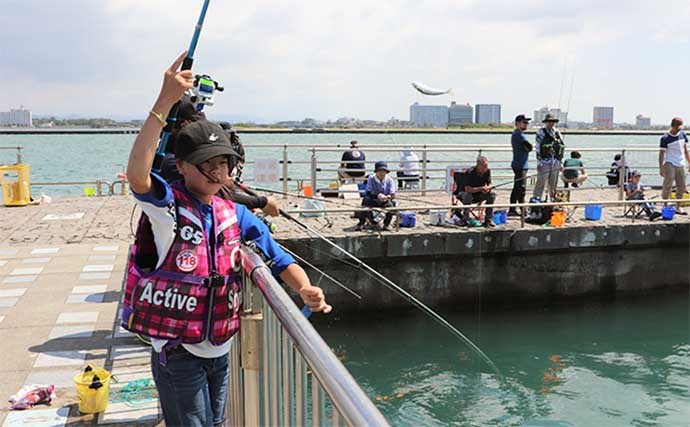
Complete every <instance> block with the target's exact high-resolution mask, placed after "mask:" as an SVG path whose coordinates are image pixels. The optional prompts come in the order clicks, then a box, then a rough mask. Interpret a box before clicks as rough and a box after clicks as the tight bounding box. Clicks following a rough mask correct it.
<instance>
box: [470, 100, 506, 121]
mask: <svg viewBox="0 0 690 427" xmlns="http://www.w3.org/2000/svg"><path fill="white" fill-rule="evenodd" d="M474 114H475V116H474V122H475V123H481V124H500V123H501V105H500V104H477V105H476V106H475V109H474Z"/></svg>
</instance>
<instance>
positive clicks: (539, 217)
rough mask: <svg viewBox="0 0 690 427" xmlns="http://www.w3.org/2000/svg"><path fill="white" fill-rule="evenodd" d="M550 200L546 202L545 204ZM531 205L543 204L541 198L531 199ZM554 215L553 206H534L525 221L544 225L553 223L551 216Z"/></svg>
mask: <svg viewBox="0 0 690 427" xmlns="http://www.w3.org/2000/svg"><path fill="white" fill-rule="evenodd" d="M547 201H548V198H547V199H545V200H544V203H545V202H547ZM529 202H530V203H542V200H541V199H540V198H539V197H532V198H531V199H529ZM552 213H553V206H533V207H531V208H529V215H528V216H527V218H526V219H525V221H526V222H528V223H530V224H537V225H542V224H546V223H547V222H549V221H551V214H552Z"/></svg>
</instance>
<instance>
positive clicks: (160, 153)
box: [153, 0, 222, 172]
mask: <svg viewBox="0 0 690 427" xmlns="http://www.w3.org/2000/svg"><path fill="white" fill-rule="evenodd" d="M210 2H211V0H204V5H203V6H202V8H201V14H200V15H199V20H198V21H197V23H196V27H194V34H193V35H192V41H191V42H190V43H189V49H187V56H186V57H185V58H184V61H182V66H181V67H180V70H181V71H184V70H191V69H192V64H193V63H194V52H195V51H196V46H197V44H198V43H199V36H200V35H201V28H202V27H203V25H204V20H205V19H206V11H207V10H208V6H209V3H210ZM200 77H201V76H197V77H196V78H195V87H196V88H197V90H198V91H202V92H205V91H206V90H207V89H210V88H206V86H207V85H206V84H204V83H205V81H202V80H201V78H200ZM205 77H208V76H205ZM209 80H210V79H209ZM213 83H216V84H215V85H213V86H214V88H217V82H213ZM220 90H221V91H222V88H221V89H220ZM211 95H212V94H211ZM179 108H180V101H178V102H176V103H175V105H173V107H172V108H171V109H170V112H169V113H168V117H167V119H166V122H167V123H166V125H165V127H164V128H163V130H161V136H160V141H159V142H158V148H157V149H156V157H155V158H154V161H153V171H154V172H160V170H161V167H162V165H163V160H164V159H165V149H166V147H167V146H168V142H169V141H170V135H171V134H172V131H173V128H174V127H175V125H176V124H177V113H178V110H179Z"/></svg>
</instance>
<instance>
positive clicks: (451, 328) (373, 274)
mask: <svg viewBox="0 0 690 427" xmlns="http://www.w3.org/2000/svg"><path fill="white" fill-rule="evenodd" d="M238 186H239V187H240V188H241V189H242V190H243V191H245V192H247V194H249V195H252V194H253V195H256V193H255V192H254V191H252V190H251V189H250V188H248V187H247V186H246V185H244V184H238ZM280 215H281V216H283V217H284V218H286V219H288V220H289V221H292V222H294V223H295V224H297V225H298V226H299V227H301V228H303V229H304V230H306V231H307V232H308V233H311V234H312V235H314V236H316V237H318V238H319V239H321V240H322V241H324V242H326V243H327V244H328V245H330V246H331V247H332V248H333V249H336V250H337V251H339V252H340V253H342V254H343V255H345V256H346V257H348V258H350V259H352V260H353V261H354V262H355V263H356V266H357V267H358V268H359V269H360V270H361V271H363V272H365V273H366V274H367V275H369V276H370V277H372V278H374V279H376V280H377V281H378V282H379V283H381V284H383V285H384V286H386V287H387V288H388V289H390V290H392V291H394V292H397V293H398V294H400V295H401V296H402V297H403V298H404V299H405V300H407V301H408V302H410V303H412V304H413V305H416V306H417V307H418V308H419V309H421V310H422V311H423V312H424V313H426V314H427V315H428V316H430V317H431V318H432V319H434V320H435V321H436V323H438V324H440V325H442V326H443V327H445V328H446V329H447V330H448V331H450V332H451V333H452V334H453V335H455V336H456V337H457V338H458V339H460V340H461V341H463V342H464V343H465V344H466V345H467V346H468V347H470V349H472V351H474V352H475V353H476V354H477V355H478V356H479V357H480V358H481V359H482V360H484V362H486V364H487V365H489V367H490V368H491V369H492V370H493V371H494V373H496V375H498V376H499V377H501V378H503V375H502V374H501V372H500V371H499V370H498V368H497V367H496V365H495V364H494V362H492V361H491V359H489V357H488V356H487V355H486V354H484V352H483V351H482V350H481V349H480V348H479V347H477V345H476V344H474V343H473V342H472V341H471V340H470V339H469V338H467V337H466V336H465V335H464V334H463V333H462V332H460V331H459V330H458V329H457V328H456V327H454V326H453V325H451V324H450V323H449V322H448V321H447V320H446V319H444V318H443V317H441V316H440V315H439V314H438V313H436V312H435V311H433V310H432V309H431V308H429V307H428V306H427V305H426V304H424V303H423V302H421V301H420V300H418V299H417V298H415V297H414V296H413V295H411V294H410V293H409V292H407V291H406V290H404V289H403V288H401V287H400V286H398V285H396V284H395V283H394V282H393V281H391V280H390V279H388V278H387V277H386V276H384V275H383V274H381V273H379V272H378V271H376V270H375V269H373V268H372V267H370V266H369V265H368V264H366V263H364V261H362V260H360V259H359V258H357V257H356V256H354V255H352V254H351V253H350V252H348V251H347V250H345V249H343V248H342V247H340V246H339V245H337V244H335V243H333V242H332V241H330V240H329V239H328V238H326V237H325V236H324V235H323V234H321V233H319V232H318V231H316V230H314V229H313V228H311V227H309V226H308V225H307V224H305V223H303V222H302V221H300V220H298V219H297V218H295V217H293V216H292V215H290V214H289V213H287V212H285V211H284V210H282V209H280Z"/></svg>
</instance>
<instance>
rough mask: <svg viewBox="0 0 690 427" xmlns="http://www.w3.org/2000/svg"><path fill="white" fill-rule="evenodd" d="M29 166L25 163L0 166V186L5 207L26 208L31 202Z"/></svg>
mask: <svg viewBox="0 0 690 427" xmlns="http://www.w3.org/2000/svg"><path fill="white" fill-rule="evenodd" d="M29 171H30V166H29V165H28V164H26V163H17V164H14V165H5V166H0V184H2V198H3V203H4V204H5V206H26V205H28V204H29V203H30V202H31V185H30V181H31V180H30V172H29Z"/></svg>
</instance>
